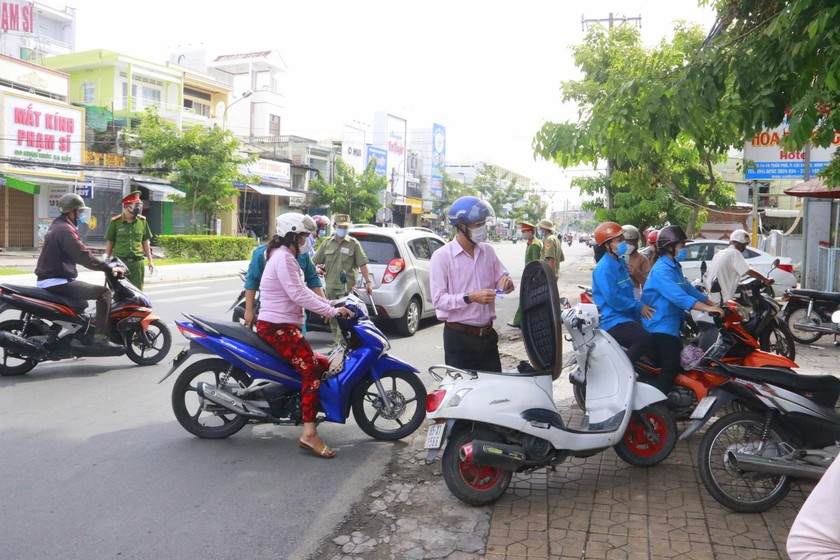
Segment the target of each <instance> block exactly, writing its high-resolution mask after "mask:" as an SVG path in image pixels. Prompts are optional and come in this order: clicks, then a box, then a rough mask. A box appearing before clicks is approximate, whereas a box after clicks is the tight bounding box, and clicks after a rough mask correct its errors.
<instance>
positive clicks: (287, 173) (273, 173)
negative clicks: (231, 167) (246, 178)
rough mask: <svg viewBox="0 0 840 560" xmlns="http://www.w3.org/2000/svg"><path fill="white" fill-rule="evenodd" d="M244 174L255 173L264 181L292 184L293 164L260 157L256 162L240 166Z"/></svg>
mask: <svg viewBox="0 0 840 560" xmlns="http://www.w3.org/2000/svg"><path fill="white" fill-rule="evenodd" d="M239 171H240V172H241V173H242V174H243V175H255V176H257V177H259V178H260V179H261V180H262V181H267V182H269V183H279V184H282V185H285V186H287V187H288V186H291V184H292V166H291V165H290V164H288V163H286V162H284V161H274V160H270V159H258V160H257V161H255V162H254V163H249V164H248V165H243V166H242V167H240V168H239Z"/></svg>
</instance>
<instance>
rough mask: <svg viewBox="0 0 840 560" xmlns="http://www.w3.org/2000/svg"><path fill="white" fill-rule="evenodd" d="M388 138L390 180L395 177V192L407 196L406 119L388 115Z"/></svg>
mask: <svg viewBox="0 0 840 560" xmlns="http://www.w3.org/2000/svg"><path fill="white" fill-rule="evenodd" d="M385 122H386V124H385V127H386V129H385V130H386V138H387V148H386V149H387V151H388V180H389V181H390V180H391V177H392V176H393V178H394V187H393V190H394V193H396V194H401V195H403V196H405V174H406V169H405V166H406V161H405V158H406V135H407V123H406V121H405V119H401V118H399V117H395V116H394V115H388V116H387V118H386V121H385Z"/></svg>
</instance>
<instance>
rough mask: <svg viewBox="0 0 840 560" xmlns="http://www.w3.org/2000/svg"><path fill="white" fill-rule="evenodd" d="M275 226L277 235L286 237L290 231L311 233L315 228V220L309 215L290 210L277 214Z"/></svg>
mask: <svg viewBox="0 0 840 560" xmlns="http://www.w3.org/2000/svg"><path fill="white" fill-rule="evenodd" d="M307 218H308V219H309V222H310V224H311V225H312V228H311V229H310V228H309V227H308V225H307ZM274 228H275V231H276V233H277V235H279V236H280V237H285V235H286V234H287V233H289V232H293V233H310V232H311V231H314V230H315V221H314V220H313V219H312V218H310V217H309V216H304V215H303V214H296V213H294V212H289V213H288V214H280V215H279V216H277V219H276V220H274Z"/></svg>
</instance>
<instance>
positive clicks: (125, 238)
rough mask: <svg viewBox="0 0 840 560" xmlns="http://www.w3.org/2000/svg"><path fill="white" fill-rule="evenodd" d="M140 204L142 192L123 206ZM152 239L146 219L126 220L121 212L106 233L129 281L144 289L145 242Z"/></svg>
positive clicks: (111, 222)
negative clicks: (123, 264)
mask: <svg viewBox="0 0 840 560" xmlns="http://www.w3.org/2000/svg"><path fill="white" fill-rule="evenodd" d="M136 202H140V191H134V192H132V193H131V194H129V195H128V196H127V197H125V198H124V199H123V200H122V203H123V206H125V205H126V204H134V203H136ZM151 238H152V230H151V228H149V223H148V222H147V221H146V217H145V216H143V215H142V214H138V215H137V216H135V217H134V219H133V220H131V221H129V220H127V219H126V218H125V212H121V213H119V214H117V215H116V216H114V217H113V218H111V221H110V223H109V224H108V229H107V230H106V231H105V241H111V242H113V244H114V246H113V249H112V250H111V252H112V254H113V255H115V256H117V257H119V258H120V260H122V261H123V262H124V263H125V265H126V267H127V268H128V272H127V274H126V277H127V278H128V279H129V281H130V282H131V283H132V284H134V285H135V286H137V288H138V289H140V290H142V289H143V282H144V279H145V269H144V261H145V259H146V257H145V255H144V252H143V242H144V241H147V240H149V239H151Z"/></svg>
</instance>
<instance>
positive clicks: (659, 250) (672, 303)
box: [642, 226, 723, 395]
mask: <svg viewBox="0 0 840 560" xmlns="http://www.w3.org/2000/svg"><path fill="white" fill-rule="evenodd" d="M686 241H687V237H686V235H685V232H684V231H683V229H682V228H681V227H679V226H665V227H664V228H662V230H661V231H660V232H659V237H658V238H657V239H656V257H655V258H654V262H653V267H652V268H651V269H650V274H648V278H647V281H646V282H645V288H644V290H643V291H642V302H643V303H644V304H645V305H647V306H649V307H652V308H653V309H654V313H653V317H650V318H645V319H642V324H643V325H644V326H645V328H646V329H647V331H648V332H649V333H651V334H652V335H653V343H654V345H656V351H657V353H658V355H659V361H660V365H661V367H662V373H661V374H660V375H659V376H657V378H656V380H655V381H653V382H652V383H651V384H652V385H654V386H656V387H657V388H658V389H659V390H661V391H662V392H663V393H665V394H666V395H667V394H668V391H669V390H670V389H671V387H672V386H673V384H674V379H676V377H677V374H679V372H680V371H681V369H682V366H681V365H680V351H681V350H682V340H680V327H681V326H682V322H683V318H684V316H685V312H686V311H688V310H689V309H695V310H698V311H706V312H709V313H718V314H720V315H723V309H721V308H720V307H717V306H715V305H714V303H713V302H712V301H711V300H710V299H709V298H707V297H706V295H705V294H703V293H702V292H700V291H699V290H697V288H695V287H694V286H692V285H691V284H690V283H689V282H688V280H686V279H685V276H684V275H683V272H682V267H681V266H680V261H682V260H685V253H686V251H685V243H686Z"/></svg>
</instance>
